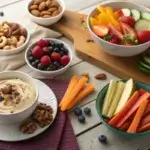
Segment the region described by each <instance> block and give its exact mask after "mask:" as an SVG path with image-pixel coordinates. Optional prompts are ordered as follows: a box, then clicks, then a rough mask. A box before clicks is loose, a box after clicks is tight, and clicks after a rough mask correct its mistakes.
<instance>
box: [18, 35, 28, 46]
mask: <svg viewBox="0 0 150 150" xmlns="http://www.w3.org/2000/svg"><path fill="white" fill-rule="evenodd" d="M25 40H26V38H25V37H24V36H20V37H19V41H18V43H17V47H20V46H21V45H23V44H24V42H25Z"/></svg>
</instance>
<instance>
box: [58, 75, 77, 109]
mask: <svg viewBox="0 0 150 150" xmlns="http://www.w3.org/2000/svg"><path fill="white" fill-rule="evenodd" d="M78 81H79V77H78V76H77V75H74V76H73V77H72V78H71V80H70V82H69V85H68V88H67V90H66V92H65V95H64V96H63V98H62V100H61V102H60V104H59V107H61V106H62V104H63V103H64V101H65V99H66V97H68V95H69V94H70V93H71V91H72V89H73V88H74V87H75V85H76V84H77V83H78Z"/></svg>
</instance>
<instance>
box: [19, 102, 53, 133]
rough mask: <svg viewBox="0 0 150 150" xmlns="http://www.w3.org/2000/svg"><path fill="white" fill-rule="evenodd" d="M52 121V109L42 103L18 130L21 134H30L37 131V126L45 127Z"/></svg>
mask: <svg viewBox="0 0 150 150" xmlns="http://www.w3.org/2000/svg"><path fill="white" fill-rule="evenodd" d="M52 121H53V109H52V107H51V106H48V105H46V104H44V103H39V104H38V105H37V107H36V109H35V111H34V112H33V114H32V116H30V118H29V119H27V120H26V121H25V122H23V123H22V124H21V126H20V130H21V132H23V133H26V134H31V133H34V132H35V131H36V129H37V125H39V126H40V127H45V126H47V125H49V124H50V123H51V122H52Z"/></svg>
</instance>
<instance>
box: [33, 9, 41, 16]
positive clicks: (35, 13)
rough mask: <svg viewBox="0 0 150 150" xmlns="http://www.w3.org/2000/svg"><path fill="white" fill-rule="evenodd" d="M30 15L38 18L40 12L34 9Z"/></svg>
mask: <svg viewBox="0 0 150 150" xmlns="http://www.w3.org/2000/svg"><path fill="white" fill-rule="evenodd" d="M31 14H32V15H34V16H36V17H39V16H40V12H39V11H38V10H35V9H34V10H32V11H31Z"/></svg>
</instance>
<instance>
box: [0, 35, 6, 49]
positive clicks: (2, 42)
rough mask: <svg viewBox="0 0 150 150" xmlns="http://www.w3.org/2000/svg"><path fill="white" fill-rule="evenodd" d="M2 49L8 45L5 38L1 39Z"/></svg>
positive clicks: (0, 46) (0, 45)
mask: <svg viewBox="0 0 150 150" xmlns="http://www.w3.org/2000/svg"><path fill="white" fill-rule="evenodd" d="M0 40H1V41H0V48H3V47H4V46H5V45H6V44H7V38H6V37H5V36H2V37H1V38H0Z"/></svg>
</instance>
